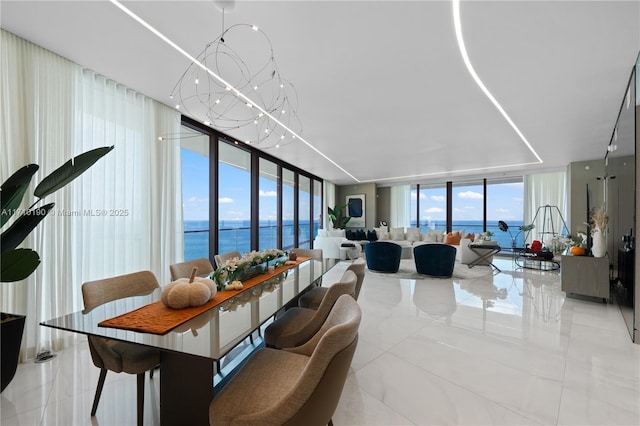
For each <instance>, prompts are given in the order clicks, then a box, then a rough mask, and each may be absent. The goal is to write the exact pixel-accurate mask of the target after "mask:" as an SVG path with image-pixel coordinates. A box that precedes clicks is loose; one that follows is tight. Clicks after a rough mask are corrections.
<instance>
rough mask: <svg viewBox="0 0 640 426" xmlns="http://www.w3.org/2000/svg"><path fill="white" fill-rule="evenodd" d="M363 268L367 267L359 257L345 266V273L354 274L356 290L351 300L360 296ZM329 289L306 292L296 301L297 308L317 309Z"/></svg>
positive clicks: (315, 289) (321, 288) (314, 289)
mask: <svg viewBox="0 0 640 426" xmlns="http://www.w3.org/2000/svg"><path fill="white" fill-rule="evenodd" d="M365 266H367V263H366V261H365V260H364V259H363V258H361V257H359V258H357V259H356V260H354V261H353V263H351V264H350V265H349V266H347V269H346V270H347V271H353V272H355V274H356V277H357V281H356V288H355V290H354V292H353V294H352V296H353V298H354V299H356V300H358V296H360V289H361V288H362V283H363V281H364V274H365ZM328 290H329V287H315V288H312V289H311V290H309V291H307V292H306V293H305V294H303V295H302V296H300V299H298V306H300V307H301V308H307V309H318V307H319V306H320V303H321V302H322V299H324V296H325V295H326V294H327V291H328Z"/></svg>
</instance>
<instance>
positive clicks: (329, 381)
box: [209, 295, 362, 426]
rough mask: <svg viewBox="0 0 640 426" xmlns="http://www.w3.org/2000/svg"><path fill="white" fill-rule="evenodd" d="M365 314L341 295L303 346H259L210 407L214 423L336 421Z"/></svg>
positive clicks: (289, 423)
mask: <svg viewBox="0 0 640 426" xmlns="http://www.w3.org/2000/svg"><path fill="white" fill-rule="evenodd" d="M361 318H362V313H361V311H360V307H359V306H358V304H357V303H356V301H355V300H353V298H352V297H351V296H348V295H342V296H340V298H338V300H337V301H336V303H335V305H334V306H333V308H332V309H331V312H330V314H329V316H328V317H327V319H326V320H325V321H324V323H323V324H322V326H321V328H320V330H318V332H317V333H316V334H315V335H314V336H312V338H311V339H310V340H309V341H308V342H307V343H305V344H304V345H302V346H299V347H295V348H290V349H285V350H282V351H279V350H275V349H270V348H262V349H259V350H258V351H257V352H256V353H255V354H254V355H253V356H252V357H251V358H250V359H249V360H248V361H247V363H246V364H245V365H244V366H243V367H242V368H241V370H240V371H239V372H238V374H237V375H236V376H235V377H234V378H233V379H231V381H230V382H229V383H228V384H227V385H226V386H225V388H224V389H223V390H222V391H221V392H220V393H219V394H218V395H217V396H216V397H215V398H214V399H213V401H212V402H211V405H210V406H209V423H210V424H211V425H229V424H234V425H266V424H271V425H288V426H293V425H305V426H308V425H310V426H316V425H318V426H319V425H326V424H332V422H331V417H332V416H333V413H334V412H335V409H336V407H337V405H338V401H339V400H340V395H341V393H342V389H343V387H344V383H345V380H346V378H347V374H348V372H349V368H350V366H351V361H352V359H353V354H354V352H355V349H356V346H357V342H358V327H359V326H360V320H361Z"/></svg>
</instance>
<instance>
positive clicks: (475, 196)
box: [458, 191, 484, 200]
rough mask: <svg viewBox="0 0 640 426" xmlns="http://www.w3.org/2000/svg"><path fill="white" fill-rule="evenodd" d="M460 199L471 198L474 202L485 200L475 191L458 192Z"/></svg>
mask: <svg viewBox="0 0 640 426" xmlns="http://www.w3.org/2000/svg"><path fill="white" fill-rule="evenodd" d="M458 197H460V198H470V199H473V200H482V198H484V197H483V196H482V194H481V193H479V192H473V191H465V192H458Z"/></svg>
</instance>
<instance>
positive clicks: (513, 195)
mask: <svg viewBox="0 0 640 426" xmlns="http://www.w3.org/2000/svg"><path fill="white" fill-rule="evenodd" d="M182 162H183V165H184V167H183V181H182V191H183V200H184V202H183V207H184V220H208V219H209V158H208V157H205V156H202V155H200V154H197V153H194V152H192V151H189V150H186V149H183V150H182ZM220 180H221V185H220V194H219V206H220V207H219V208H220V219H221V220H225V221H234V220H249V217H250V209H249V196H250V194H249V190H248V188H249V175H248V173H246V172H244V171H242V170H240V169H239V168H236V167H232V166H229V165H226V164H220ZM487 192H488V205H487V220H488V221H489V222H490V224H492V222H495V223H497V221H498V220H504V221H505V222H507V223H509V221H522V214H523V201H524V200H523V198H522V197H523V184H522V182H517V183H503V184H496V185H488V188H487ZM283 195H284V197H285V213H284V215H283V216H284V217H283V219H285V220H287V219H292V218H293V212H292V206H291V204H292V201H291V202H289V203H287V202H286V201H287V200H292V198H293V194H292V190H291V187H287V186H285V189H284V193H283ZM453 196H454V199H453V210H454V211H453V219H454V222H455V221H468V220H482V203H483V195H482V185H466V186H455V185H454V187H453ZM415 198H416V194H415V191H413V192H412V200H411V203H412V206H414V207H415V202H416V200H415ZM260 203H261V209H260V220H274V221H275V220H276V186H275V181H273V180H269V179H264V178H261V179H260ZM286 206H288V207H286ZM303 208H304V206H303ZM412 210H413V209H412ZM420 210H421V221H423V220H424V219H429V220H433V221H438V222H444V221H445V219H446V199H445V188H444V185H443V186H442V187H438V188H429V189H424V188H423V189H421V191H420ZM412 220H415V215H413V216H412Z"/></svg>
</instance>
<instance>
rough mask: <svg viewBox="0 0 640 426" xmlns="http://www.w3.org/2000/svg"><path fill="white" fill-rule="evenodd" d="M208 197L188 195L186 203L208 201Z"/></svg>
mask: <svg viewBox="0 0 640 426" xmlns="http://www.w3.org/2000/svg"><path fill="white" fill-rule="evenodd" d="M208 202H209V199H208V198H198V197H195V196H194V197H189V198H188V199H187V203H208Z"/></svg>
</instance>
